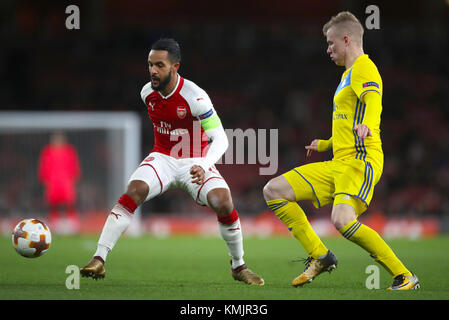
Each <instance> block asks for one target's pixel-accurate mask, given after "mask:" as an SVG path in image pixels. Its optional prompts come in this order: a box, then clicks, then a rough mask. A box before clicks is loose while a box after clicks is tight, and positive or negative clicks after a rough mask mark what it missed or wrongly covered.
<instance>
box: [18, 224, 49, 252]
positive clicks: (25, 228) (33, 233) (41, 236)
mask: <svg viewBox="0 0 449 320" xmlns="http://www.w3.org/2000/svg"><path fill="white" fill-rule="evenodd" d="M12 244H13V246H14V249H16V251H17V253H19V254H20V255H22V256H24V257H27V258H37V257H40V256H41V255H43V254H44V253H45V252H47V250H48V249H49V248H50V244H51V232H50V229H49V228H48V226H47V225H46V224H45V223H43V222H42V221H39V220H37V219H25V220H22V221H20V222H19V223H18V224H17V226H16V227H15V228H14V231H13V233H12Z"/></svg>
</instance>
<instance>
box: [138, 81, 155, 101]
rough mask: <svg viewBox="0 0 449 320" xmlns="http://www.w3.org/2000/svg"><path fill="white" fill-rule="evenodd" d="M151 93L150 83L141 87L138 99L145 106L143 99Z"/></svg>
mask: <svg viewBox="0 0 449 320" xmlns="http://www.w3.org/2000/svg"><path fill="white" fill-rule="evenodd" d="M152 92H153V89H152V88H151V82H148V83H147V84H146V85H144V86H143V88H142V90H141V91H140V97H141V98H142V101H143V103H145V104H146V102H145V99H146V98H147V97H148V95H149V94H151V93H152Z"/></svg>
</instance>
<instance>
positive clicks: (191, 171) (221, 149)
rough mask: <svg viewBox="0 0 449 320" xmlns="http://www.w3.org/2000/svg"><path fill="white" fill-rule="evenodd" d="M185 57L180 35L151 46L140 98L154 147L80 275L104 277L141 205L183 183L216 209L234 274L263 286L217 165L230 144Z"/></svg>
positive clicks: (135, 175)
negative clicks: (183, 67)
mask: <svg viewBox="0 0 449 320" xmlns="http://www.w3.org/2000/svg"><path fill="white" fill-rule="evenodd" d="M180 61H181V50H180V47H179V44H178V43H177V42H176V41H175V40H173V39H160V40H158V41H157V42H155V43H154V44H153V45H152V48H151V51H150V53H149V55H148V64H149V72H150V76H151V81H150V82H149V83H147V84H146V85H145V86H144V87H143V89H142V91H141V97H142V100H143V102H144V103H145V105H146V106H147V108H148V115H149V118H150V119H151V121H152V123H153V126H154V137H155V143H154V148H153V150H152V151H151V153H150V154H149V155H148V156H147V157H146V158H145V159H144V160H143V161H142V163H141V164H140V165H139V166H138V168H137V169H136V170H135V172H134V173H133V174H132V175H131V177H130V179H129V184H128V188H127V191H126V193H124V194H123V195H122V196H121V197H120V199H119V200H118V203H117V204H116V205H115V206H114V207H113V208H112V210H111V214H110V215H109V216H108V218H107V220H106V223H105V225H104V227H103V231H102V233H101V236H100V239H99V241H98V246H97V251H96V252H95V253H94V256H93V258H92V260H91V261H90V262H89V264H87V265H86V266H85V267H84V268H82V269H81V274H82V275H83V276H87V277H93V278H103V277H104V275H105V269H104V263H105V261H106V257H107V255H108V253H109V252H110V251H111V250H112V248H113V247H114V245H115V244H116V242H117V241H118V239H119V237H120V236H121V234H122V233H123V232H124V231H125V230H126V229H127V227H128V226H129V224H130V222H131V218H132V215H133V213H134V211H135V210H136V208H137V207H138V206H139V205H140V204H142V203H143V202H145V201H148V200H151V199H153V198H154V197H157V196H159V195H161V194H163V193H164V192H165V191H166V190H169V189H173V188H180V189H183V190H185V191H187V192H188V193H189V194H190V195H191V196H192V198H193V199H194V200H195V201H196V202H197V203H198V204H200V205H205V206H208V207H210V208H211V209H213V210H214V211H215V212H216V214H217V218H218V225H219V230H220V234H221V236H222V238H223V239H224V240H225V242H226V245H227V248H228V253H229V255H230V256H231V265H232V276H233V278H234V279H235V280H239V281H243V282H244V283H247V284H254V285H263V284H264V280H263V279H262V278H261V277H259V276H258V275H257V274H255V273H254V272H252V271H251V270H250V269H248V268H247V266H246V264H245V261H244V260H243V237H242V230H241V225H240V220H239V216H238V213H237V211H236V209H235V208H234V204H233V202H232V198H231V192H230V190H229V187H228V185H227V183H226V181H225V180H224V179H223V177H222V176H221V175H220V173H219V172H218V170H217V169H216V168H215V166H214V164H215V163H216V162H217V161H218V160H219V159H220V158H221V156H222V155H223V154H224V153H225V151H226V149H227V148H228V139H227V136H226V133H225V131H224V129H223V126H222V125H221V121H220V118H219V117H218V115H217V113H216V111H215V109H214V107H213V105H212V102H211V100H210V98H209V96H208V95H207V93H206V92H205V91H204V90H203V89H201V88H200V87H198V86H197V85H196V84H195V83H193V82H192V81H189V80H187V79H185V78H183V77H181V76H180V75H179V74H178V69H179V67H180ZM208 140H211V143H208Z"/></svg>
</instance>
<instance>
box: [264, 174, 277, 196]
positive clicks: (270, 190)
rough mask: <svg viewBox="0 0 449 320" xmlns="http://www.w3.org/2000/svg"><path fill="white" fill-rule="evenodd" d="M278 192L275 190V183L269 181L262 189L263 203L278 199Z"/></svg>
mask: <svg viewBox="0 0 449 320" xmlns="http://www.w3.org/2000/svg"><path fill="white" fill-rule="evenodd" d="M278 195H279V190H278V188H276V183H275V182H274V181H273V179H271V180H270V181H268V183H267V184H266V185H265V186H264V187H263V197H264V198H265V201H269V200H275V199H279V196H278Z"/></svg>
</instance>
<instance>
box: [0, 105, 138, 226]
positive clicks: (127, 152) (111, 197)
mask: <svg viewBox="0 0 449 320" xmlns="http://www.w3.org/2000/svg"><path fill="white" fill-rule="evenodd" d="M55 132H62V133H63V134H64V135H65V137H66V140H67V142H68V143H69V144H71V145H72V146H73V147H74V148H75V150H76V151H77V154H78V159H79V167H80V178H79V180H78V182H77V184H76V208H77V210H78V212H79V215H80V216H83V215H87V214H88V213H92V212H98V213H100V212H104V213H107V212H108V211H109V210H110V209H111V208H112V206H113V205H114V203H115V202H116V201H117V199H118V198H119V197H120V195H121V194H122V193H123V192H124V191H125V190H126V189H125V188H126V184H127V181H128V179H129V177H130V175H131V174H132V172H133V171H134V170H135V168H136V167H137V165H138V164H139V162H140V161H141V150H140V149H141V143H140V139H141V120H140V118H139V116H138V115H137V114H136V113H132V112H34V111H33V112H0V219H13V220H15V219H16V218H21V217H47V215H48V204H47V203H46V201H45V199H44V198H45V196H44V193H45V189H44V187H43V184H42V182H41V181H39V179H38V174H39V172H38V171H39V161H40V155H41V152H42V150H43V148H44V147H45V146H46V145H48V144H49V142H50V139H51V136H52V134H54V133H55ZM105 218H106V215H104V216H103V219H104V220H105ZM138 220H140V213H139V217H135V219H134V221H135V222H136V223H133V224H132V226H131V227H130V233H137V232H139V231H138V229H139V228H138V225H139V224H138V223H137V222H138Z"/></svg>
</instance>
